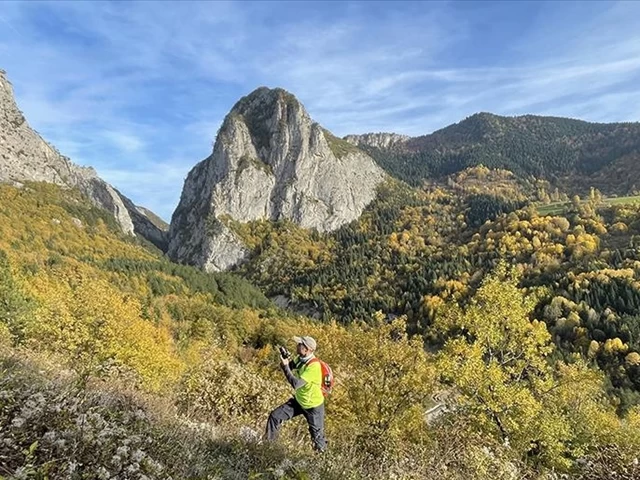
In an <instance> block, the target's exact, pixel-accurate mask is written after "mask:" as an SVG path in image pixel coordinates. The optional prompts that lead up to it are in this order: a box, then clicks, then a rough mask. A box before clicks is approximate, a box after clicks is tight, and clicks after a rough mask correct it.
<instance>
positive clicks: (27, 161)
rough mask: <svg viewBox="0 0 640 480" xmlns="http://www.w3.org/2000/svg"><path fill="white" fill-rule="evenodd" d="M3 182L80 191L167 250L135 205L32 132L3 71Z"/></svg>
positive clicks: (0, 162) (0, 176)
mask: <svg viewBox="0 0 640 480" xmlns="http://www.w3.org/2000/svg"><path fill="white" fill-rule="evenodd" d="M0 107H1V109H0V181H2V182H21V181H42V182H48V183H54V184H57V185H61V186H65V187H69V188H78V189H79V190H80V191H81V192H83V193H84V194H85V195H86V196H87V197H88V198H89V199H90V200H91V202H92V203H93V204H94V205H96V206H99V207H101V208H103V209H105V210H107V211H108V212H110V213H111V214H112V215H113V216H114V217H115V219H116V221H117V223H118V225H119V226H120V228H121V229H122V231H123V232H124V233H125V234H129V235H140V236H142V237H144V238H146V239H147V240H149V241H151V242H152V243H153V244H154V245H156V246H157V247H158V248H160V249H162V250H164V249H165V248H166V245H165V244H166V241H165V238H164V237H165V236H164V233H163V232H162V230H161V229H159V228H158V227H156V226H155V225H154V224H153V223H152V222H151V221H150V220H149V219H148V218H147V216H146V215H145V214H143V213H141V212H140V211H139V210H138V209H137V207H136V205H135V204H134V203H133V202H132V201H131V200H130V199H129V198H127V197H126V196H124V195H123V194H121V193H120V192H119V191H118V190H117V189H115V188H114V187H113V186H111V185H110V184H108V183H107V182H105V181H104V180H102V179H101V178H100V177H99V176H98V174H97V172H96V171H95V169H94V168H93V167H83V166H79V165H76V164H74V163H73V162H72V161H71V159H69V158H68V157H66V156H64V155H62V154H61V153H60V152H59V151H58V150H57V149H56V148H55V147H53V146H52V145H51V144H49V143H48V142H47V141H45V140H44V139H43V138H42V137H41V136H40V134H39V133H37V132H36V131H35V130H33V129H32V128H31V127H30V126H29V124H28V122H27V120H26V118H25V117H24V115H23V113H22V112H21V111H20V109H19V108H18V105H17V103H16V101H15V96H14V93H13V87H12V85H11V82H10V81H9V80H8V78H7V76H6V72H5V71H3V70H0Z"/></svg>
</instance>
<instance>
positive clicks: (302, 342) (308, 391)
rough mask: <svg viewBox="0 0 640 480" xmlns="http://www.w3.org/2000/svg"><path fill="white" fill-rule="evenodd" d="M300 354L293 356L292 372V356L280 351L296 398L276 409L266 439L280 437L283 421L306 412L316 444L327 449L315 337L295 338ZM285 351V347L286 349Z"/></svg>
mask: <svg viewBox="0 0 640 480" xmlns="http://www.w3.org/2000/svg"><path fill="white" fill-rule="evenodd" d="M293 340H294V341H295V342H296V344H297V347H296V352H297V353H298V357H297V358H295V359H294V361H293V362H292V363H293V372H292V371H291V368H290V367H289V357H288V356H286V355H283V354H282V353H281V354H280V366H281V368H282V371H283V372H284V376H285V377H286V378H287V380H288V382H289V383H290V384H291V386H292V387H293V388H294V389H295V393H294V395H293V398H291V399H289V400H288V401H287V402H286V403H283V404H282V405H280V406H279V407H278V408H276V409H275V410H274V411H273V412H271V414H270V415H269V420H268V421H267V439H268V440H269V441H274V440H276V439H277V438H278V429H279V428H280V425H282V423H283V422H286V421H287V420H291V419H292V418H293V417H296V416H298V415H304V418H306V419H307V423H308V424H309V433H310V434H311V440H313V447H314V449H315V450H316V451H318V452H324V451H325V449H326V448H327V441H326V440H325V438H324V395H323V394H322V388H321V383H322V368H321V366H320V362H319V361H317V360H316V361H312V360H314V359H315V358H316V357H315V355H314V354H313V352H315V350H316V348H317V344H316V341H315V340H314V339H313V338H312V337H293ZM285 351H286V350H285Z"/></svg>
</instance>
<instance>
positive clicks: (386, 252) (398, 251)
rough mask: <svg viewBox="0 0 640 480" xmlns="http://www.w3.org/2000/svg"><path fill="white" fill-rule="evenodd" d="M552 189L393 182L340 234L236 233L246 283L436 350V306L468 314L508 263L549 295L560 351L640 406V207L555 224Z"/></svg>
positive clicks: (476, 181) (463, 178)
mask: <svg viewBox="0 0 640 480" xmlns="http://www.w3.org/2000/svg"><path fill="white" fill-rule="evenodd" d="M541 186H542V187H544V183H542V184H541V183H539V182H534V183H533V184H527V183H524V182H522V181H520V180H518V179H517V177H515V176H514V175H513V174H510V173H509V172H506V171H491V170H489V169H486V168H484V167H479V168H475V169H471V170H467V171H465V172H462V173H461V174H459V175H457V176H454V177H452V178H450V179H449V182H448V184H447V186H444V185H442V184H432V185H430V186H428V187H427V188H425V189H424V190H415V189H411V188H408V187H407V186H406V185H403V184H400V183H393V182H392V183H390V184H388V185H386V186H385V187H384V188H383V189H381V190H380V194H379V197H378V199H377V200H376V201H375V202H374V203H373V204H372V205H371V206H370V208H369V209H368V210H367V211H366V212H365V214H364V215H363V216H362V218H361V219H360V220H359V221H357V222H354V223H352V224H350V225H349V226H347V227H344V228H342V229H341V230H339V231H337V232H336V233H335V234H330V235H320V234H317V233H313V232H309V231H305V230H301V229H297V228H295V226H293V225H291V224H290V223H280V224H275V225H273V224H270V223H266V222H259V223H254V224H249V225H236V226H235V228H236V230H237V231H238V232H239V234H240V235H242V236H243V237H244V238H245V239H246V241H247V242H248V244H249V245H250V246H252V247H253V248H254V257H253V258H252V260H251V261H250V262H249V263H248V264H246V265H245V266H244V267H242V269H240V271H239V272H240V273H242V274H243V275H246V276H247V277H248V278H250V279H251V280H252V281H254V282H255V283H256V284H257V285H259V286H261V287H262V288H264V289H265V291H266V292H267V294H268V295H284V296H285V297H287V298H289V299H291V300H292V302H293V303H294V305H295V304H297V306H298V308H300V309H302V310H305V311H309V310H311V311H314V310H315V311H316V312H317V313H318V315H319V316H323V317H324V318H327V319H328V318H334V317H337V318H338V319H339V321H341V322H344V323H350V322H352V321H358V320H363V319H366V318H369V317H370V316H371V315H372V314H373V313H374V312H375V311H377V310H381V311H383V312H387V313H389V314H393V315H406V316H407V319H408V325H409V328H410V331H411V332H412V333H418V334H421V335H423V336H424V338H425V340H426V341H427V343H429V344H433V345H437V344H439V343H440V342H441V341H442V339H441V338H440V337H439V335H438V334H437V333H436V332H435V331H434V329H433V323H434V321H435V319H437V317H438V309H439V307H440V306H441V305H442V304H443V303H445V302H448V301H455V302H458V303H460V304H462V305H464V304H466V303H467V302H468V300H469V298H470V297H472V296H473V294H474V292H475V291H476V289H477V287H478V286H479V285H480V282H481V281H482V279H483V278H484V277H485V275H486V274H487V273H488V272H490V271H491V270H492V269H493V268H495V267H496V265H498V264H499V263H500V262H506V263H508V264H510V265H513V266H514V268H516V269H517V270H518V271H519V272H521V274H522V279H521V285H522V286H527V287H533V286H535V287H540V288H543V289H544V294H541V296H540V298H539V299H538V301H537V304H536V318H538V319H540V320H544V321H545V322H546V324H547V328H548V329H549V331H550V333H551V334H552V338H553V340H554V342H555V343H556V345H557V346H558V347H560V348H559V350H558V352H557V355H558V356H560V357H565V358H566V357H567V356H570V355H571V354H573V353H578V354H580V355H581V356H582V357H583V358H585V359H590V360H593V361H594V362H596V363H597V364H598V365H599V366H600V367H601V368H602V369H603V370H604V371H606V372H607V373H608V375H609V377H610V380H611V393H612V395H614V397H615V399H616V400H615V401H616V402H618V404H619V407H620V409H621V411H624V410H626V409H627V408H629V407H630V406H632V405H637V404H638V403H639V402H640V354H639V352H640V316H639V315H638V312H639V311H640V257H639V255H638V249H637V245H638V244H639V242H640V205H639V204H636V203H630V204H625V203H621V204H608V203H604V202H603V199H602V197H601V195H600V194H599V192H597V191H596V190H594V191H593V192H592V195H591V197H590V198H588V199H586V201H584V202H582V201H579V200H578V199H574V201H573V202H568V203H567V204H566V211H564V212H562V213H560V214H558V215H541V214H539V213H538V211H537V208H538V207H537V206H536V205H534V204H532V203H531V202H530V201H528V200H526V198H527V195H528V198H530V199H534V198H536V197H535V194H534V193H532V192H535V191H536V188H538V190H539V191H540V192H542V191H543V190H541V189H540V187H541Z"/></svg>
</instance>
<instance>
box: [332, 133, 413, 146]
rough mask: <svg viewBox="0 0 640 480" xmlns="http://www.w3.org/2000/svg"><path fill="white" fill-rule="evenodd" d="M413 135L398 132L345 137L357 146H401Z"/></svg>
mask: <svg viewBox="0 0 640 480" xmlns="http://www.w3.org/2000/svg"><path fill="white" fill-rule="evenodd" d="M410 138H411V137H408V136H407V135H399V134H397V133H365V134H362V135H347V136H346V137H344V139H345V140H346V141H347V142H349V143H351V144H352V145H355V146H357V147H361V146H362V147H364V146H366V147H374V148H381V149H387V148H394V147H398V146H401V145H402V144H403V143H405V142H406V141H407V140H409V139H410Z"/></svg>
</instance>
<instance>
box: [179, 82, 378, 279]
mask: <svg viewBox="0 0 640 480" xmlns="http://www.w3.org/2000/svg"><path fill="white" fill-rule="evenodd" d="M384 175H385V174H384V173H383V171H382V170H381V169H380V168H379V167H378V166H377V165H376V163H375V162H374V161H373V160H372V159H371V158H370V157H369V156H368V155H366V154H364V153H363V152H362V151H360V150H359V149H358V148H356V147H354V146H353V145H352V144H350V143H349V142H346V141H344V140H341V139H339V138H336V137H334V136H333V135H331V134H330V133H329V132H328V131H326V130H324V129H323V128H322V127H321V126H320V125H318V124H317V123H315V122H314V121H313V120H312V119H311V118H310V117H309V114H308V113H307V112H306V111H305V109H304V107H303V106H302V104H301V103H300V102H299V101H298V100H297V99H296V98H295V97H294V96H293V95H291V94H290V93H288V92H286V91H284V90H282V89H273V90H272V89H268V88H259V89H258V90H256V91H254V92H253V93H251V94H250V95H248V96H247V97H244V98H242V99H241V100H240V101H239V102H238V103H237V104H236V105H235V106H234V107H233V109H232V110H231V112H230V113H229V114H228V115H227V117H226V118H225V120H224V122H223V125H222V127H221V128H220V131H219V133H218V137H217V139H216V143H215V146H214V149H213V153H212V154H211V156H209V157H208V158H207V159H205V160H203V161H202V162H200V163H199V164H198V165H196V166H195V167H194V168H193V170H191V172H190V173H189V175H188V176H187V179H186V181H185V184H184V189H183V192H182V197H181V199H180V203H179V205H178V208H177V209H176V211H175V212H174V214H173V217H172V220H171V226H170V230H169V250H168V253H169V256H170V257H171V258H172V259H174V260H176V261H179V262H184V263H191V264H195V265H199V266H201V267H202V268H204V269H205V270H207V271H217V270H225V269H228V268H230V267H231V266H233V265H235V264H237V263H239V262H240V261H242V259H243V258H244V257H245V256H246V255H247V251H246V249H245V248H244V246H243V244H242V242H241V241H240V239H239V238H238V237H237V236H236V235H235V234H234V233H233V231H232V230H231V229H230V228H229V227H228V226H227V222H226V219H233V220H236V221H239V222H249V221H252V220H258V219H268V220H274V221H276V220H281V219H288V220H291V221H293V222H295V223H296V224H298V225H300V226H302V227H304V228H315V229H317V230H319V231H331V230H335V229H337V228H338V227H340V226H341V225H344V224H345V223H348V222H350V221H352V220H355V219H356V218H358V217H359V216H360V214H361V213H362V211H363V209H364V208H365V207H366V206H367V205H368V204H369V203H370V202H371V200H373V198H374V197H375V194H376V187H377V186H378V184H379V183H380V182H381V181H382V180H383V179H384Z"/></svg>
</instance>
